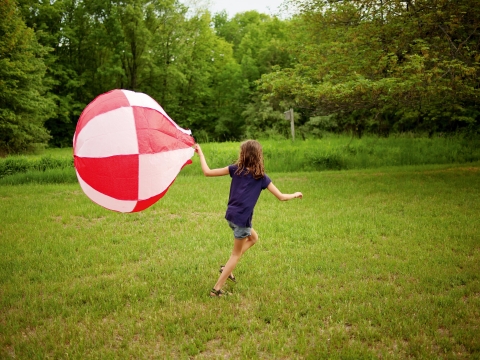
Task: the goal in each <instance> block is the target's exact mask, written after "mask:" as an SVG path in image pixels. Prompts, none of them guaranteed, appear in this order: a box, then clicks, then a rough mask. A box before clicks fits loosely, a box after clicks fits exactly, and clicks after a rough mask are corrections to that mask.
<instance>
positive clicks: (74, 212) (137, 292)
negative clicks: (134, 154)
mask: <svg viewBox="0 0 480 360" xmlns="http://www.w3.org/2000/svg"><path fill="white" fill-rule="evenodd" d="M196 167H197V169H196V170H198V164H197V165H196ZM194 170H195V169H194V168H193V167H192V170H191V171H192V173H191V174H190V175H182V176H179V177H178V179H177V180H176V182H175V183H174V185H173V186H172V187H171V189H170V190H169V192H168V193H167V195H166V196H165V197H164V198H163V199H162V200H160V201H159V202H158V203H157V204H155V205H154V206H153V207H151V208H149V209H148V210H146V211H144V212H141V213H136V214H119V213H115V212H111V211H108V210H105V209H103V208H101V207H99V206H97V205H95V204H93V203H92V202H91V201H90V200H89V199H88V198H87V197H86V196H85V195H84V194H83V193H82V191H81V189H80V188H79V186H78V185H77V184H75V183H74V184H49V185H37V184H29V185H21V186H6V185H4V186H0V214H2V215H1V221H0V248H1V249H2V256H1V257H0V358H7V359H8V358H18V359H35V358H47V357H48V358H75V359H123V358H139V359H144V358H182V359H183V358H195V359H202V358H205V359H206V358H208V359H211V358H245V359H251V358H261V359H265V358H267V359H268V358H270V359H290V358H301V359H319V358H380V357H381V358H408V357H411V358H479V357H480V341H479V337H478V334H479V327H480V192H479V191H478V190H479V189H480V164H479V163H478V162H477V163H472V164H468V165H456V166H449V165H441V166H440V165H436V166H422V167H420V166H416V167H399V168H384V169H370V170H349V171H327V172H294V173H280V172H269V175H270V176H271V177H272V179H273V181H274V183H275V184H276V185H277V186H278V187H279V188H280V189H281V190H282V191H284V192H293V191H302V192H303V193H304V196H305V197H304V199H303V200H295V201H290V202H279V201H278V200H276V199H275V198H274V197H273V196H272V195H271V194H269V193H264V194H262V196H261V198H260V201H259V203H258V205H257V207H256V210H255V216H254V227H255V228H256V229H257V231H258V233H259V235H260V240H259V242H258V244H257V245H256V246H255V247H253V248H252V249H251V250H250V251H249V252H248V253H246V254H245V256H244V258H242V259H241V261H240V263H239V266H238V268H237V269H236V272H235V275H236V277H237V279H238V284H236V285H232V284H229V287H228V289H229V290H230V291H232V292H233V294H234V295H233V296H231V297H229V298H223V299H210V298H209V297H208V291H209V289H210V288H211V287H212V286H213V284H214V283H215V281H216V280H217V277H218V275H219V273H218V267H219V265H220V264H223V263H224V262H225V261H226V260H227V259H228V257H229V254H230V251H231V248H232V244H233V239H232V235H231V231H230V229H229V228H228V226H227V224H226V222H225V220H223V216H224V212H225V206H226V201H227V198H228V188H229V179H228V177H223V178H204V177H202V176H197V175H195V172H194ZM196 170H195V171H196Z"/></svg>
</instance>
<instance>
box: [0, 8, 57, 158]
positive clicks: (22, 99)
mask: <svg viewBox="0 0 480 360" xmlns="http://www.w3.org/2000/svg"><path fill="white" fill-rule="evenodd" d="M47 50H48V49H47V48H45V47H42V46H41V45H40V44H39V43H38V42H37V39H36V38H35V33H34V32H33V31H32V29H29V28H27V27H26V25H25V23H24V22H23V20H22V18H21V16H20V14H19V13H18V10H17V7H16V3H15V2H14V1H13V0H2V1H0V154H2V153H3V154H5V153H18V152H23V151H32V150H35V149H38V148H42V147H43V146H45V145H46V142H47V141H48V139H49V138H50V136H49V134H48V132H47V131H46V130H45V128H44V127H43V124H44V122H45V120H46V119H48V118H49V117H50V116H52V107H53V103H52V101H51V100H50V99H49V98H48V97H47V96H45V91H46V90H47V86H46V85H45V83H44V74H45V71H46V66H45V64H44V62H43V57H44V56H45V54H46V53H47Z"/></svg>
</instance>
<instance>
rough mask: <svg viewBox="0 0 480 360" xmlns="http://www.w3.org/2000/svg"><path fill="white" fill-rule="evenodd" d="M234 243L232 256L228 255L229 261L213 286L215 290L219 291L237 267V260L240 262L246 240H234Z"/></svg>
mask: <svg viewBox="0 0 480 360" xmlns="http://www.w3.org/2000/svg"><path fill="white" fill-rule="evenodd" d="M234 241H235V242H234V244H233V251H232V255H230V259H228V261H227V263H226V264H225V267H224V268H223V272H222V273H221V274H220V277H219V278H218V281H217V283H216V284H215V286H214V289H215V290H220V289H221V288H222V286H223V285H224V284H225V281H227V278H228V276H229V275H230V274H231V273H232V271H233V269H235V267H236V266H237V264H238V260H240V257H241V256H242V250H243V246H244V244H245V242H246V241H247V238H245V239H235V240H234Z"/></svg>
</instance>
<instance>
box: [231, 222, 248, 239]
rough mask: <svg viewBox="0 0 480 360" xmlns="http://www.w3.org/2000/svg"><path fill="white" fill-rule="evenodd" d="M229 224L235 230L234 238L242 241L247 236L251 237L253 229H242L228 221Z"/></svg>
mask: <svg viewBox="0 0 480 360" xmlns="http://www.w3.org/2000/svg"><path fill="white" fill-rule="evenodd" d="M227 222H228V225H229V226H230V227H231V228H232V230H233V236H235V239H240V240H242V239H245V238H246V237H247V236H250V235H251V233H252V228H249V227H240V226H237V225H235V224H234V223H232V222H231V221H228V220H227Z"/></svg>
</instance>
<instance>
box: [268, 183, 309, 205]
mask: <svg viewBox="0 0 480 360" xmlns="http://www.w3.org/2000/svg"><path fill="white" fill-rule="evenodd" d="M267 189H268V191H270V192H271V193H272V194H273V195H275V196H276V197H277V199H278V200H280V201H287V200H292V199H295V198H300V199H301V198H302V197H303V194H302V193H301V192H296V193H294V194H282V192H281V191H280V190H278V189H277V187H276V186H275V185H273V182H271V183H270V184H269V185H268V186H267Z"/></svg>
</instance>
